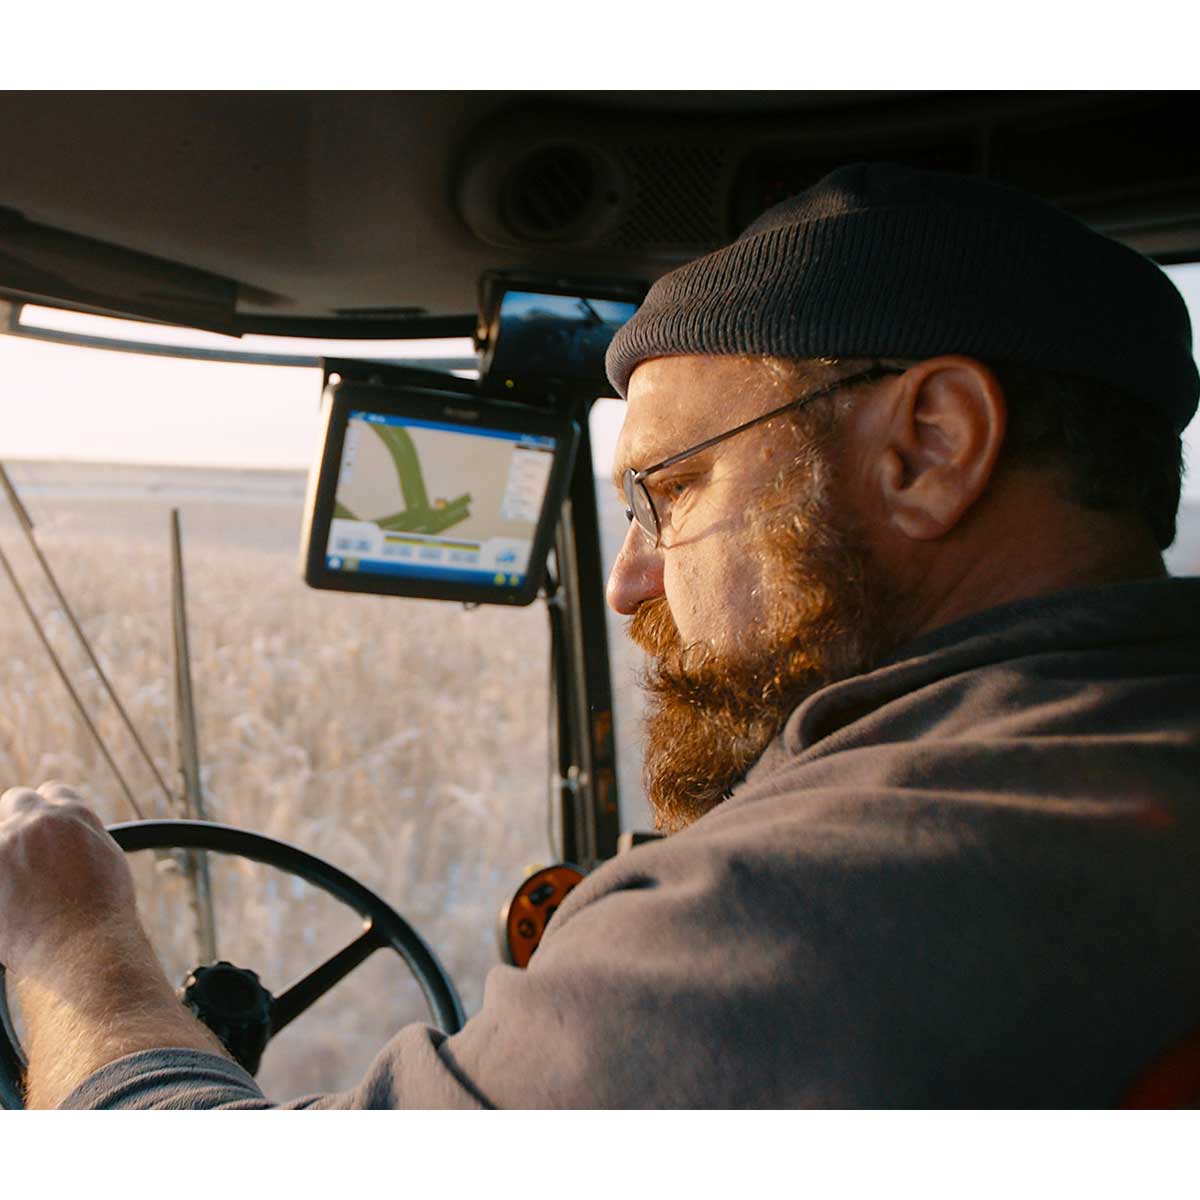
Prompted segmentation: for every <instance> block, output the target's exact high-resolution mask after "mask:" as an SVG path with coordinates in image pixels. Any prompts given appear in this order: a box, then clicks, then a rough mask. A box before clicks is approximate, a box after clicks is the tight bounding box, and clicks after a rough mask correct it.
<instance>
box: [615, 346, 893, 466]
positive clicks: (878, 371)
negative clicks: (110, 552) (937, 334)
mask: <svg viewBox="0 0 1200 1200" xmlns="http://www.w3.org/2000/svg"><path fill="white" fill-rule="evenodd" d="M904 370H905V368H903V367H884V366H878V367H871V368H870V369H869V370H866V371H860V372H859V373H858V374H857V375H848V376H847V377H846V378H845V379H838V380H836V381H835V382H834V383H830V384H826V385H825V387H823V388H818V389H817V390H816V391H815V392H810V393H809V394H808V395H807V396H799V397H797V398H796V399H795V400H789V401H788V402H787V403H786V404H781V405H780V406H779V407H778V408H773V409H771V411H770V412H766V413H763V414H762V415H761V416H758V417H751V418H750V420H749V421H743V422H742V423H741V424H740V425H737V426H735V427H734V428H733V429H727V430H725V432H724V433H718V434H717V435H716V437H710V438H708V439H707V440H706V441H703V442H701V443H700V445H698V446H692V447H690V448H689V449H687V450H683V451H681V452H680V453H679V454H672V455H671V457H670V458H664V459H663V460H662V462H659V463H655V464H654V465H653V466H652V467H643V468H642V470H640V471H635V472H634V473H633V482H634V483H641V481H642V480H643V479H645V478H646V476H647V475H653V474H654V472H655V471H661V470H663V469H664V468H665V467H673V466H674V465H675V464H676V463H677V462H679V461H680V460H682V459H685V458H691V456H692V455H693V454H699V453H701V451H703V450H707V449H708V448H709V446H715V445H716V444H717V443H718V442H723V441H724V440H725V439H726V438H731V437H733V435H734V434H735V433H741V432H742V430H743V429H751V428H753V427H754V426H755V425H761V424H762V423H763V422H764V421H769V420H770V419H771V418H772V417H777V416H779V414H780V413H785V412H787V410H788V409H789V408H796V407H797V406H798V405H804V404H808V403H809V401H811V400H820V399H821V397H822V396H828V395H829V394H830V392H836V391H837V390H838V389H839V388H844V387H849V386H850V385H851V384H852V383H866V382H867V380H869V379H882V378H883V377H884V376H887V375H903V374H904Z"/></svg>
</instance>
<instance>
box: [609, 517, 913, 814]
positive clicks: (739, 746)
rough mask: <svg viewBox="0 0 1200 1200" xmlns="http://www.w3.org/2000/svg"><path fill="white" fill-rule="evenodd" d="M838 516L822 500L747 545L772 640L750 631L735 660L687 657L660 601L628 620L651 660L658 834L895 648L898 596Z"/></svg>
mask: <svg viewBox="0 0 1200 1200" xmlns="http://www.w3.org/2000/svg"><path fill="white" fill-rule="evenodd" d="M832 507H833V506H831V505H828V504H826V503H824V502H823V501H820V500H816V501H812V502H810V503H809V505H808V506H807V511H806V512H800V513H797V512H796V511H795V508H794V506H793V507H792V511H791V513H790V514H787V515H781V514H778V513H776V514H774V515H768V514H764V515H763V518H762V519H761V520H760V521H759V522H758V523H757V528H756V530H755V531H754V532H753V533H752V534H751V536H750V544H751V545H752V546H755V547H757V549H758V552H759V553H760V554H761V555H762V556H763V558H764V559H765V560H766V562H767V564H768V578H769V579H771V580H773V587H772V589H771V592H772V594H771V595H770V597H769V607H768V611H767V621H766V627H765V629H762V632H761V633H759V632H758V629H761V627H754V628H751V629H750V630H748V631H747V633H746V634H745V635H744V638H743V642H742V646H741V647H740V648H739V649H738V650H737V651H736V652H734V653H731V654H725V655H720V656H718V655H716V654H713V653H712V652H710V651H708V650H707V648H705V647H703V646H691V647H687V646H684V645H683V643H682V640H681V638H680V635H679V631H678V629H677V627H676V625H675V621H674V619H673V617H672V616H671V612H670V609H669V608H668V606H667V601H666V599H665V598H664V597H659V598H657V599H655V600H651V601H648V602H647V603H645V604H643V605H642V606H641V607H640V608H639V609H638V610H637V612H636V613H635V614H634V615H633V617H632V619H631V620H630V623H629V636H630V637H631V638H632V639H633V640H634V642H636V643H637V645H639V646H640V647H641V648H642V649H643V650H645V651H646V652H647V654H648V655H649V656H650V658H651V663H650V665H649V666H648V667H647V669H646V671H645V672H644V674H643V678H642V685H643V687H644V688H645V691H646V693H647V701H648V704H647V711H646V717H645V723H646V757H645V766H644V784H645V789H646V798H647V800H648V801H649V803H650V806H651V808H652V810H653V811H654V814H655V825H656V826H657V827H658V828H659V829H660V830H662V831H664V832H667V833H673V832H675V831H677V830H679V829H682V828H684V827H685V826H686V825H689V824H691V822H692V821H694V820H696V819H697V818H698V817H702V816H703V815H704V814H705V813H706V812H709V811H710V810H711V809H712V808H714V807H715V806H716V805H717V804H719V803H720V802H721V801H722V800H723V799H725V798H726V797H727V796H728V795H729V793H730V791H731V789H732V788H733V787H734V786H735V785H736V784H737V783H738V782H739V781H740V780H741V779H742V778H743V777H744V775H745V774H746V772H747V771H748V770H749V768H750V767H751V766H752V765H753V764H754V763H755V762H756V761H757V760H758V758H759V757H760V755H761V754H762V752H763V751H764V750H765V749H766V748H767V746H768V745H769V744H770V742H771V741H772V740H773V739H774V738H775V737H776V736H777V735H778V734H779V732H780V730H781V729H782V728H783V725H784V723H785V722H786V721H787V718H788V716H789V715H790V714H791V713H792V711H793V710H794V709H795V708H796V706H797V705H798V704H799V703H800V702H801V701H802V700H804V699H805V698H806V697H807V696H809V695H810V694H812V693H813V692H814V691H816V690H817V689H818V688H820V687H823V686H824V685H826V684H828V683H832V682H834V681H836V680H839V679H845V678H848V677H850V676H852V675H857V674H861V673H862V672H864V671H866V670H868V669H870V667H871V666H872V665H873V664H874V663H876V662H878V661H879V660H880V658H881V657H883V655H884V654H885V653H887V652H889V651H890V649H891V648H893V647H894V645H895V644H896V642H897V640H898V639H897V638H896V637H895V636H894V632H893V631H892V630H890V629H889V628H888V613H889V611H890V609H889V597H890V596H891V594H892V592H891V589H890V587H888V585H887V581H886V580H885V579H884V577H883V573H882V571H880V570H879V569H878V568H877V566H876V564H875V563H874V560H873V558H872V556H871V555H870V553H869V551H868V550H867V549H866V548H865V545H864V544H863V543H862V542H861V540H860V539H858V538H857V537H856V536H855V533H854V531H853V529H851V528H846V529H842V530H839V529H837V528H836V526H835V521H834V519H833V514H832V513H831V511H830V509H831V508H832ZM846 524H848V522H847V523H846ZM750 637H753V638H754V641H753V642H751V641H750V640H749V638H750Z"/></svg>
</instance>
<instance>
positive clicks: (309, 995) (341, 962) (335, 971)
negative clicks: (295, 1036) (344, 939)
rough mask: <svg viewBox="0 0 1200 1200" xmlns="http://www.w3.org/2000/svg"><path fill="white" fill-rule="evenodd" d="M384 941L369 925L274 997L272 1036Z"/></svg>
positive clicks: (383, 944) (372, 926)
mask: <svg viewBox="0 0 1200 1200" xmlns="http://www.w3.org/2000/svg"><path fill="white" fill-rule="evenodd" d="M386 945H387V939H386V938H384V937H382V936H381V935H380V934H379V931H378V930H377V929H376V928H375V926H374V925H373V924H369V925H368V926H367V928H366V930H365V931H364V932H363V933H362V935H361V936H360V937H357V938H355V939H354V941H352V942H351V943H350V944H349V945H348V946H343V947H342V949H341V950H339V951H338V952H337V953H336V954H335V955H334V956H333V957H332V958H330V959H328V960H327V961H325V962H323V963H322V964H321V965H320V966H319V967H317V969H316V970H315V971H310V972H309V973H308V974H307V975H305V977H304V978H303V979H301V980H300V982H299V983H294V984H293V985H292V986H291V987H290V988H288V990H287V991H286V992H284V993H283V994H282V995H280V996H276V997H275V1003H274V1004H272V1005H271V1036H272V1037H274V1036H275V1035H276V1034H277V1033H278V1032H279V1031H280V1030H281V1029H286V1028H287V1026H288V1025H290V1024H291V1023H292V1022H293V1021H294V1020H295V1019H296V1018H297V1017H298V1016H299V1015H300V1014H301V1013H302V1012H304V1011H305V1010H307V1009H309V1008H311V1007H312V1006H313V1005H314V1004H315V1003H316V1002H317V1001H318V1000H320V998H321V997H322V996H324V995H325V993H326V992H328V991H329V990H330V989H331V988H333V987H334V986H335V985H336V984H338V983H340V982H341V981H342V980H343V979H345V978H346V976H347V975H349V974H350V972H351V971H353V970H354V968H355V967H357V966H360V965H361V964H362V963H364V962H366V961H367V959H368V958H370V957H371V955H372V954H374V953H375V951H376V950H382V949H383V947H384V946H386Z"/></svg>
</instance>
